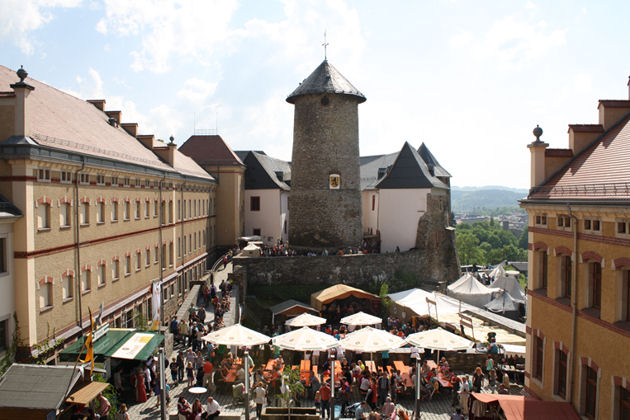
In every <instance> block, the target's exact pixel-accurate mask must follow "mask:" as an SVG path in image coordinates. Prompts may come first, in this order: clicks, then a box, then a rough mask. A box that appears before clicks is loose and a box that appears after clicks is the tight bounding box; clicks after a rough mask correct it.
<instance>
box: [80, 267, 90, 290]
mask: <svg viewBox="0 0 630 420" xmlns="http://www.w3.org/2000/svg"><path fill="white" fill-rule="evenodd" d="M91 290H92V272H91V271H90V270H83V271H82V272H81V292H82V293H88V292H90V291H91Z"/></svg>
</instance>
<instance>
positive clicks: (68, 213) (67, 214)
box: [59, 203, 72, 228]
mask: <svg viewBox="0 0 630 420" xmlns="http://www.w3.org/2000/svg"><path fill="white" fill-rule="evenodd" d="M71 220H72V207H70V203H61V205H60V206H59V227H60V228H69V227H70V222H71Z"/></svg>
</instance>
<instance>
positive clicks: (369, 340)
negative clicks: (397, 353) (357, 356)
mask: <svg viewBox="0 0 630 420" xmlns="http://www.w3.org/2000/svg"><path fill="white" fill-rule="evenodd" d="M403 344H404V341H403V339H402V338H400V337H398V336H397V335H394V334H390V333H388V332H387V331H385V330H379V329H376V328H372V327H363V328H361V329H360V330H356V331H354V332H351V333H350V334H348V335H346V337H345V338H343V339H341V340H340V341H339V345H341V347H342V348H343V349H344V350H352V351H361V352H364V353H374V352H377V351H384V350H392V349H397V348H398V347H400V346H402V345H403Z"/></svg>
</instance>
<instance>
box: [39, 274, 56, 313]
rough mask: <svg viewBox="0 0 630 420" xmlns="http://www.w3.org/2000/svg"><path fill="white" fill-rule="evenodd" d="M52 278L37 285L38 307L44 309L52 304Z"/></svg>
mask: <svg viewBox="0 0 630 420" xmlns="http://www.w3.org/2000/svg"><path fill="white" fill-rule="evenodd" d="M52 286H53V284H52V279H50V282H48V281H45V282H43V283H42V284H40V285H39V309H40V310H44V309H48V308H50V307H52V306H53V288H52Z"/></svg>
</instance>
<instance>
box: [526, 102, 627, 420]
mask: <svg viewBox="0 0 630 420" xmlns="http://www.w3.org/2000/svg"><path fill="white" fill-rule="evenodd" d="M598 110H599V122H598V123H597V124H572V125H569V130H568V132H569V147H568V148H566V149H552V148H549V144H547V143H545V142H544V141H542V140H541V139H540V137H541V135H542V129H540V127H537V128H536V129H534V135H535V136H536V140H535V141H534V142H532V143H531V144H529V145H528V147H529V149H530V152H531V189H530V192H529V195H528V196H527V198H526V199H524V200H522V202H521V206H522V207H523V208H525V209H526V210H527V213H528V217H529V245H528V246H529V251H528V254H529V255H528V257H529V267H528V272H529V273H528V274H529V275H528V297H527V310H528V316H527V358H526V365H525V370H526V372H525V386H526V389H527V391H528V392H529V393H531V394H534V395H537V396H539V397H540V398H543V399H545V400H557V401H568V402H570V403H571V404H572V405H573V406H574V407H575V409H576V410H577V412H578V413H579V414H580V415H581V416H582V417H583V418H589V419H626V418H630V358H628V356H627V354H626V349H627V348H628V347H630V100H600V101H599V105H598Z"/></svg>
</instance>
